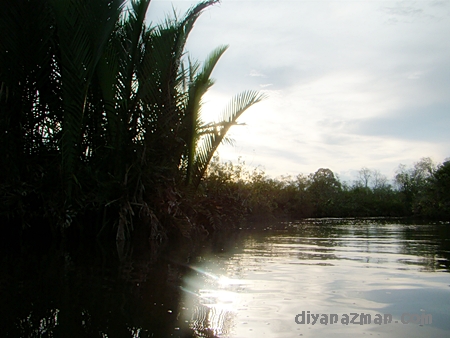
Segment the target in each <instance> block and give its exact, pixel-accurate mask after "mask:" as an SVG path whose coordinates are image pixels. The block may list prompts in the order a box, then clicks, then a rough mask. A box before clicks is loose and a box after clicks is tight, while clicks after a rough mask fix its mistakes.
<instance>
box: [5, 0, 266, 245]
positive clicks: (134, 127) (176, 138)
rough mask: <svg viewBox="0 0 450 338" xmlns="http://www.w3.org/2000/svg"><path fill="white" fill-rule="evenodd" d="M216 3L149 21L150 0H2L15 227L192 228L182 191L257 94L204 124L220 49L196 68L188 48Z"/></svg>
mask: <svg viewBox="0 0 450 338" xmlns="http://www.w3.org/2000/svg"><path fill="white" fill-rule="evenodd" d="M218 2H219V1H218V0H206V1H202V2H200V3H198V4H197V5H196V6H194V7H192V8H190V9H189V10H188V11H187V12H186V14H185V15H184V16H183V17H182V18H180V19H179V18H176V17H175V18H167V19H166V21H165V22H164V23H162V24H159V25H156V26H153V27H149V26H147V24H146V23H145V16H146V13H147V11H148V8H149V4H150V0H133V1H131V3H130V4H129V6H128V7H127V6H125V0H95V1H93V0H63V1H61V0H28V1H20V2H17V1H13V0H9V1H8V3H7V4H5V6H3V7H4V10H2V12H1V14H0V25H1V26H0V28H1V29H2V38H1V40H0V49H1V50H2V53H1V56H0V64H1V65H2V68H1V70H0V83H1V90H0V128H1V129H0V142H1V146H0V147H1V149H0V156H1V157H2V158H3V159H4V161H2V164H1V168H0V169H1V170H2V173H3V179H2V181H1V183H0V193H1V194H0V196H1V200H0V202H1V205H2V207H1V209H0V214H1V215H2V216H3V217H4V218H6V219H8V220H9V221H10V222H14V223H15V224H16V226H27V225H31V224H33V227H36V224H37V222H36V220H37V219H42V220H43V223H50V224H51V229H52V231H53V232H54V233H59V232H60V231H61V230H64V229H66V228H68V227H69V226H71V228H72V229H73V228H74V225H77V226H78V230H79V231H80V232H87V233H89V236H95V235H99V234H102V233H109V234H115V236H116V238H117V239H119V240H123V239H125V238H128V237H130V235H131V233H132V231H133V229H134V227H135V225H136V224H134V221H136V219H139V220H141V223H143V224H145V226H146V227H148V232H149V235H150V236H151V237H152V238H154V239H155V238H160V237H161V236H164V235H165V234H166V233H167V232H168V231H171V230H170V227H171V226H173V227H174V228H175V229H174V230H173V231H175V232H180V233H182V234H184V235H188V233H189V232H190V231H191V230H192V229H191V228H192V224H191V222H190V220H188V219H187V215H186V210H187V209H188V208H187V206H183V203H182V200H183V198H182V197H183V196H191V195H192V192H194V191H195V190H196V188H197V187H198V185H199V183H200V181H201V180H202V178H203V176H204V174H205V171H206V170H207V167H208V164H209V162H210V160H211V158H212V156H213V154H214V152H215V151H216V149H217V147H218V145H219V144H220V143H221V142H222V141H224V140H226V133H227V132H228V130H229V129H230V128H231V127H232V126H234V125H236V124H237V119H238V118H239V117H240V116H241V115H242V113H244V112H245V111H246V110H247V109H248V108H249V107H251V106H252V105H254V104H255V103H257V102H259V101H260V100H261V99H262V98H263V96H262V95H261V94H259V93H257V92H254V91H247V92H244V93H242V94H238V95H237V96H236V97H235V98H234V99H232V101H231V103H230V104H229V106H228V107H226V108H225V110H224V113H223V114H222V116H221V119H219V120H218V121H217V122H210V123H208V122H204V121H202V119H201V114H200V112H201V105H202V97H203V95H204V94H205V93H206V91H207V90H208V89H209V88H210V87H211V86H212V84H213V83H214V81H213V80H212V79H211V73H212V71H213V69H214V67H215V65H216V64H217V62H218V60H219V59H220V57H221V56H222V54H223V53H224V52H225V50H226V47H219V48H217V49H216V50H214V51H213V52H212V53H211V55H210V56H209V57H208V58H207V60H206V62H205V63H204V64H203V67H200V63H199V62H192V61H191V60H189V59H188V58H187V56H186V51H185V44H186V41H187V38H188V36H189V34H190V32H191V30H192V28H193V26H194V24H195V22H196V20H197V19H198V17H199V16H200V14H201V13H202V12H203V11H204V10H205V9H206V8H207V7H209V6H211V5H214V4H216V3H218ZM187 60H189V62H188V65H187V66H186V63H187ZM83 219H90V220H92V219H97V220H98V221H97V222H93V221H89V224H90V226H89V228H88V227H85V226H84V225H83V223H84V222H83V221H82V220H83ZM162 224H164V226H163V225H162Z"/></svg>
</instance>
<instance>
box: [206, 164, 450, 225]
mask: <svg viewBox="0 0 450 338" xmlns="http://www.w3.org/2000/svg"><path fill="white" fill-rule="evenodd" d="M201 191H202V193H203V199H204V201H203V205H209V206H210V207H209V209H208V212H207V216H208V218H209V221H210V223H211V224H220V221H223V220H228V221H233V222H236V221H239V219H257V220H263V219H269V220H270V219H273V218H278V219H279V218H288V219H293V218H294V219H299V218H308V217H411V216H414V217H426V218H434V219H442V220H443V219H449V218H450V161H446V162H444V163H443V164H441V165H438V166H436V165H434V164H433V162H432V161H431V159H430V158H423V159H421V160H420V161H418V162H417V163H415V164H414V166H413V167H411V168H408V167H406V166H404V165H400V166H399V168H398V170H397V173H396V176H395V178H394V179H393V181H392V184H391V183H389V181H388V179H387V178H386V177H385V176H383V175H381V174H380V173H379V172H378V171H377V170H370V169H368V168H362V169H361V170H360V171H359V175H358V178H357V180H355V181H354V182H353V183H351V184H349V183H347V182H341V181H340V180H339V178H338V177H337V176H336V175H335V174H334V173H333V172H332V171H331V170H330V169H324V168H320V169H318V170H317V171H316V172H315V173H311V174H309V175H303V174H299V175H298V176H297V177H295V178H292V177H281V178H279V179H273V178H269V177H267V176H266V175H265V174H264V171H263V170H261V169H258V168H256V169H253V170H249V169H246V166H245V163H238V164H233V163H231V162H229V163H221V162H220V161H219V160H218V158H215V160H214V161H213V162H212V163H211V166H210V170H209V175H208V177H207V178H206V179H205V181H204V182H203V184H202V185H201ZM214 205H216V206H217V207H216V209H214V208H212V206H214ZM211 210H214V212H213V213H211ZM217 222H219V223H217Z"/></svg>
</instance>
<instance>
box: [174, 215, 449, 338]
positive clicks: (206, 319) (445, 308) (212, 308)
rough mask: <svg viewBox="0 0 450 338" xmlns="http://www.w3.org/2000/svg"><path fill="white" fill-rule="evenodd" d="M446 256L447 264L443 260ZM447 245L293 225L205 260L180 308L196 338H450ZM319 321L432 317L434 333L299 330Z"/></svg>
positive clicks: (411, 234) (366, 227)
mask: <svg viewBox="0 0 450 338" xmlns="http://www.w3.org/2000/svg"><path fill="white" fill-rule="evenodd" d="M439 253H440V254H439ZM448 253H449V242H448V237H447V238H441V237H440V236H438V235H434V236H433V235H432V234H431V233H428V232H427V229H426V226H423V227H422V228H417V227H415V226H414V227H412V226H407V225H399V224H375V223H369V224H344V225H342V224H331V225H315V224H292V225H290V230H289V231H276V230H273V231H270V232H266V233H264V234H255V233H249V234H246V235H243V236H242V238H241V239H240V240H239V241H237V242H236V243H234V246H233V249H231V250H225V251H224V252H220V253H213V254H210V255H206V254H205V255H204V256H203V257H201V260H199V262H198V264H197V263H195V264H192V266H191V269H192V270H191V273H189V274H187V275H186V276H185V278H184V285H183V287H182V290H183V291H185V292H184V293H183V295H184V299H183V301H182V302H181V303H182V304H185V305H184V306H186V307H187V308H189V309H191V310H190V312H188V313H187V312H185V314H186V315H189V317H188V318H186V320H187V321H189V323H190V326H191V328H192V329H193V330H194V332H195V333H196V334H197V336H198V337H215V336H216V337H254V336H267V337H292V336H310V337H312V336H317V335H323V336H328V335H331V334H332V335H333V336H338V337H347V336H349V335H356V334H357V335H362V334H366V335H372V334H373V335H379V334H381V335H383V334H389V336H393V337H424V336H427V337H448V336H450V288H449V284H450V275H449V274H448V271H449V270H448V267H449V264H448V262H449V261H448V255H447V254H448ZM302 311H310V312H311V313H321V314H338V315H339V317H341V316H342V315H343V314H350V313H362V312H364V313H366V314H367V313H369V314H371V315H372V316H375V315H376V314H378V313H380V314H392V315H393V318H394V320H397V321H399V320H400V317H401V315H402V314H403V313H411V314H412V313H415V314H420V313H425V312H426V313H427V314H431V315H432V318H433V322H432V324H428V325H422V326H420V325H419V324H411V323H410V324H407V325H405V324H401V323H397V324H395V323H392V324H386V325H376V324H373V323H372V324H366V325H351V324H350V325H342V324H341V323H336V324H332V325H331V324H328V325H320V324H319V323H316V324H315V325H312V324H311V323H310V324H300V325H299V324H297V323H295V321H294V319H295V316H296V315H297V314H300V313H301V312H302Z"/></svg>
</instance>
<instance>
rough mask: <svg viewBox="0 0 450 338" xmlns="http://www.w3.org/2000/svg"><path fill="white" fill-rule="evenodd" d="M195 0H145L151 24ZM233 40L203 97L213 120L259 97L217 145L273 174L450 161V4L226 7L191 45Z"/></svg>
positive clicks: (191, 49) (255, 0) (197, 51)
mask: <svg viewBox="0 0 450 338" xmlns="http://www.w3.org/2000/svg"><path fill="white" fill-rule="evenodd" d="M196 3H197V2H196V1H166V0H153V1H152V2H151V4H150V9H149V12H148V14H147V17H148V20H149V21H151V22H153V23H158V22H161V21H162V20H163V19H164V17H165V15H166V14H171V13H173V9H175V11H176V12H177V13H180V14H183V13H185V12H186V10H187V9H189V8H190V7H191V6H193V5H195V4H196ZM220 45H229V48H228V50H227V51H226V52H225V54H224V55H223V56H222V58H221V60H220V61H219V63H218V64H217V66H216V68H215V70H214V72H213V74H212V77H213V78H214V79H215V80H216V82H215V85H214V86H213V87H212V88H211V89H210V91H209V92H208V93H207V94H206V95H205V97H204V107H203V118H204V119H205V120H207V121H210V120H215V119H216V116H220V113H221V112H222V110H223V109H224V108H225V106H226V104H227V103H228V102H229V101H230V100H231V99H232V97H233V96H234V95H236V94H238V93H240V92H242V91H245V90H258V91H260V92H262V93H265V94H266V95H267V98H266V99H265V100H263V101H262V102H260V103H258V104H256V105H254V106H253V107H251V108H250V109H249V110H248V111H246V112H245V113H244V114H243V115H242V116H241V117H240V119H239V122H241V123H245V125H243V126H235V127H233V128H232V129H231V130H230V132H229V136H230V137H231V138H232V139H233V140H234V146H231V145H222V146H220V147H219V149H218V153H219V156H220V158H221V160H222V161H232V162H237V161H238V158H241V160H242V161H245V163H246V164H247V165H248V166H249V167H253V168H255V167H258V166H259V167H260V168H261V169H263V170H264V171H265V173H266V174H267V175H268V176H269V177H273V178H277V177H279V176H281V175H291V176H296V175H297V174H300V173H303V174H309V173H314V172H316V171H317V170H318V169H319V168H329V169H331V170H332V171H333V172H334V173H335V174H337V175H338V177H339V178H340V179H341V180H344V181H351V180H352V179H356V177H357V172H358V170H360V169H361V168H363V167H366V168H369V169H372V170H378V171H379V172H381V174H383V175H385V176H386V177H387V178H388V179H391V178H393V177H394V175H395V172H396V170H397V168H398V166H399V164H405V165H407V166H412V165H413V164H414V163H415V162H418V161H419V160H420V159H421V158H423V157H431V158H432V159H433V161H435V162H436V163H442V162H443V161H444V160H445V159H446V158H448V157H450V132H449V131H448V129H449V127H450V1H449V0H447V1H433V0H427V1H379V0H364V1H362V0H358V1H340V0H334V1H323V0H314V1H302V0H290V1H283V0H222V1H221V3H220V4H218V5H215V6H211V7H209V8H208V9H207V10H206V11H205V12H204V13H203V14H202V15H201V17H200V18H199V19H198V21H197V23H196V25H195V26H194V29H193V31H192V32H191V35H190V37H189V40H188V43H187V48H186V50H187V52H188V53H189V55H190V56H191V57H192V58H193V59H198V60H200V61H203V60H205V59H206V57H207V56H208V54H209V53H210V52H211V51H212V50H214V49H215V48H216V47H218V46H220Z"/></svg>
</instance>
